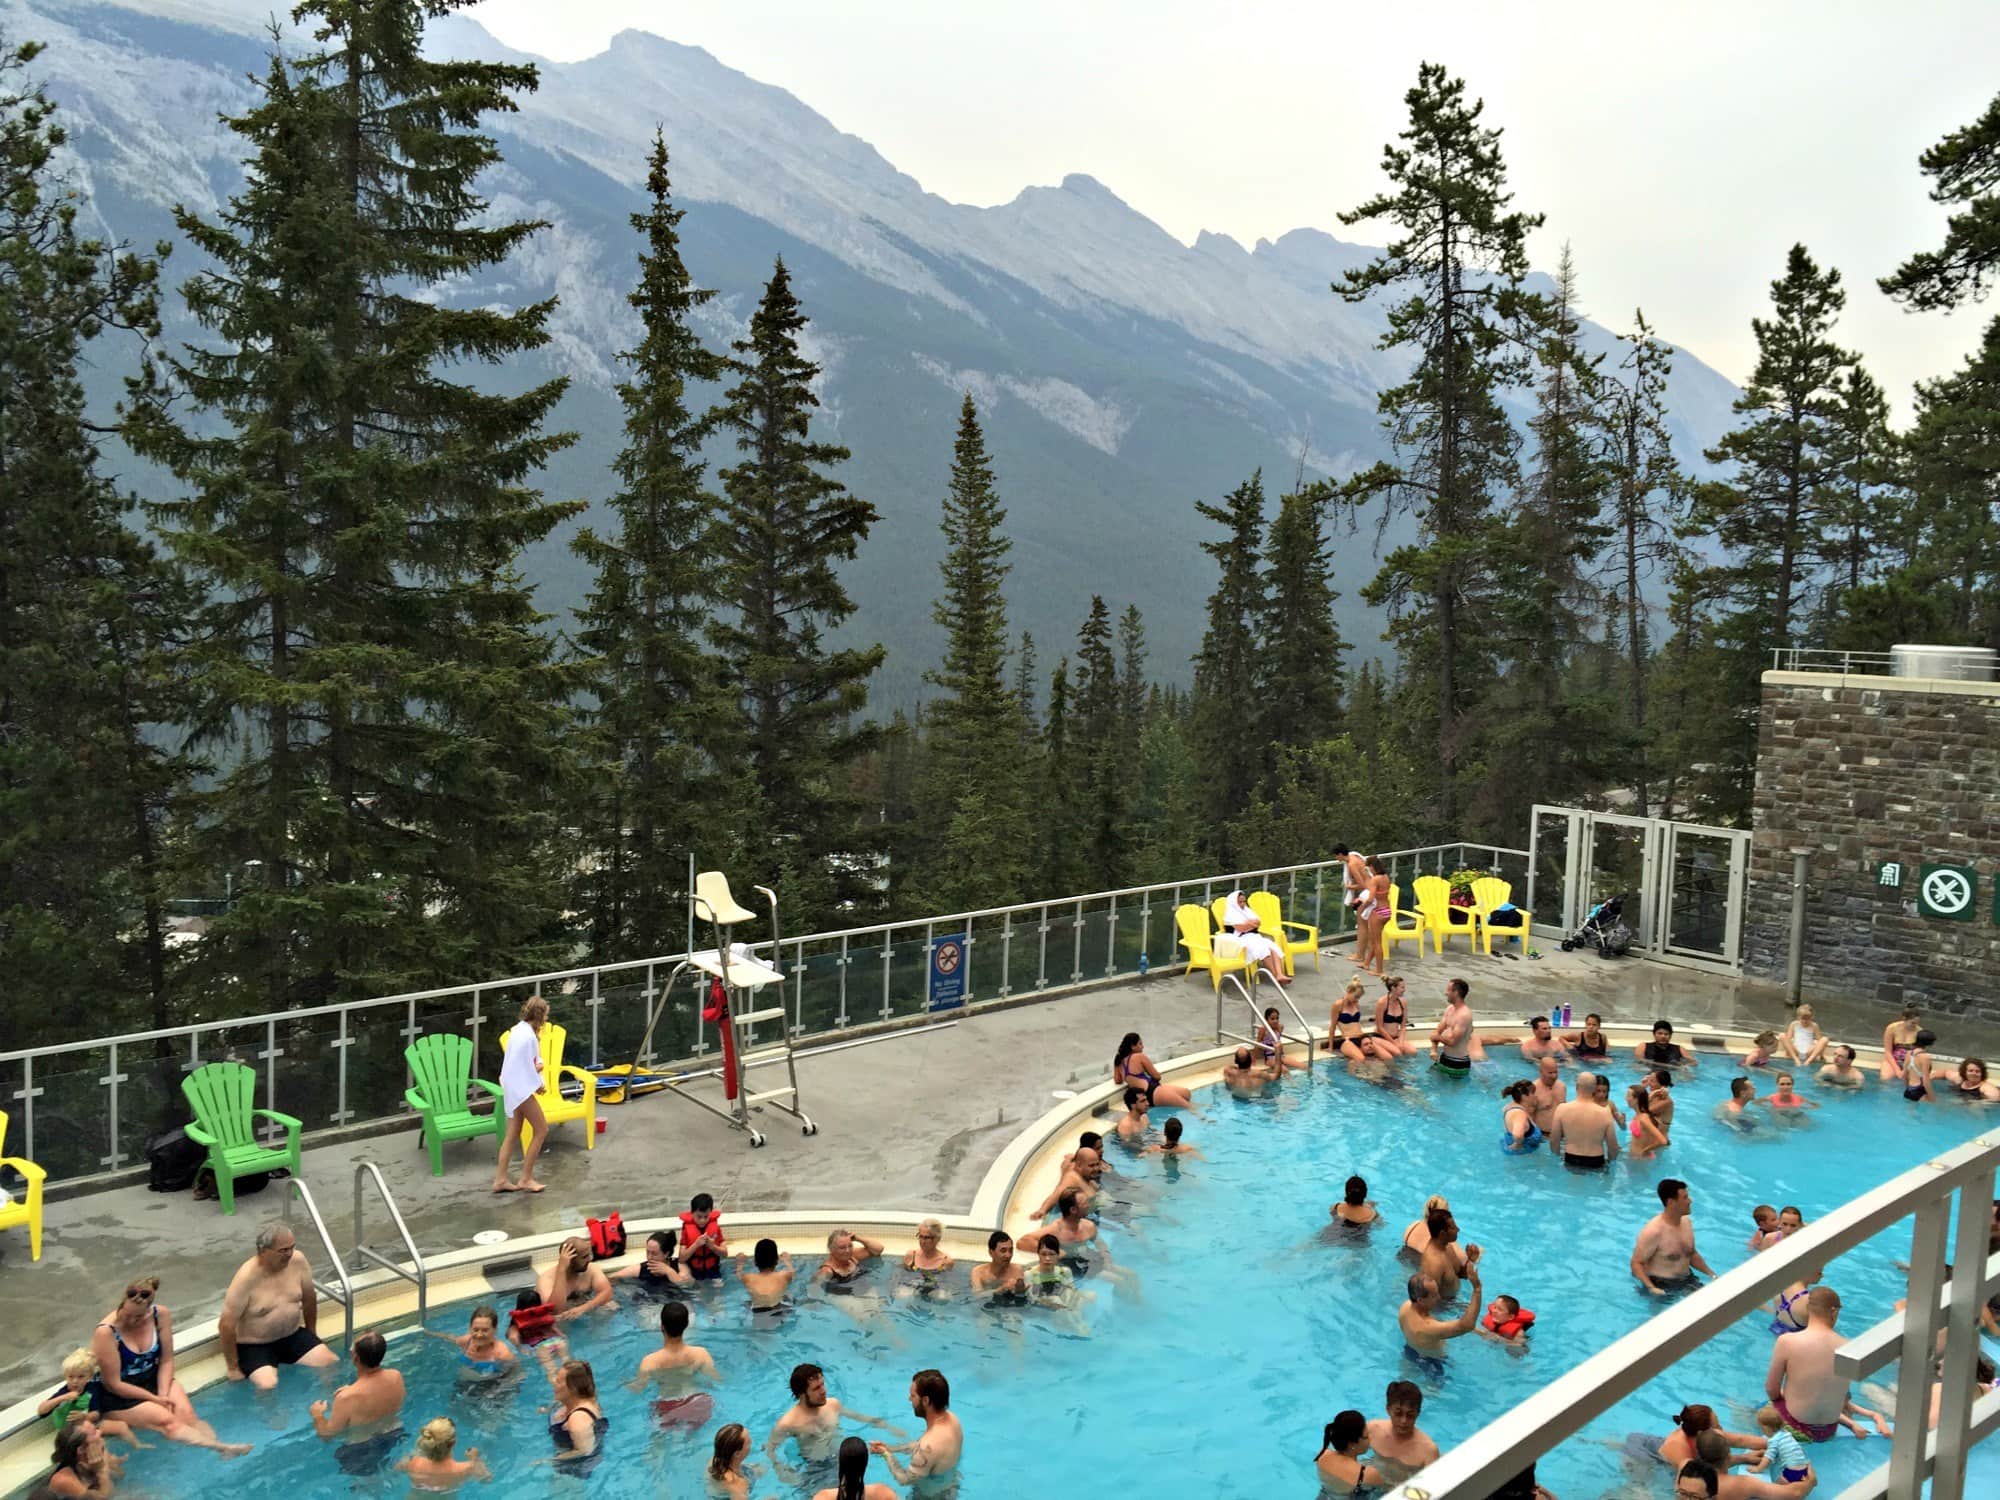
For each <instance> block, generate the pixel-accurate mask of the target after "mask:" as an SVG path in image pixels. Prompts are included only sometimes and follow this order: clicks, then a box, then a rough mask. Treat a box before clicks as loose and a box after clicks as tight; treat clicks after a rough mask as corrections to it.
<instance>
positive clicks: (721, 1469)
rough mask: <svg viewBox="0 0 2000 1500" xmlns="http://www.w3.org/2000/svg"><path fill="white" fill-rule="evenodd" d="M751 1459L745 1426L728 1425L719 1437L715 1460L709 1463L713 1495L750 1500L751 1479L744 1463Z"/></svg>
mask: <svg viewBox="0 0 2000 1500" xmlns="http://www.w3.org/2000/svg"><path fill="white" fill-rule="evenodd" d="M749 1456H750V1430H749V1429H748V1428H747V1427H745V1426H744V1425H743V1424H742V1423H741V1422H729V1423H725V1424H724V1425H723V1427H722V1428H721V1430H720V1431H718V1432H717V1433H716V1434H715V1456H714V1457H712V1458H711V1459H709V1461H708V1489H709V1493H710V1494H714V1495H727V1496H729V1497H730V1500H749V1496H750V1476H749V1475H748V1474H747V1473H745V1472H744V1467H743V1465H744V1460H745V1459H747V1458H749Z"/></svg>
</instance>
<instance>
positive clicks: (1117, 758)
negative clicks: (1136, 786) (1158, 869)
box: [1069, 594, 1133, 891]
mask: <svg viewBox="0 0 2000 1500" xmlns="http://www.w3.org/2000/svg"><path fill="white" fill-rule="evenodd" d="M1076 666H1077V672H1076V701H1075V704H1074V711H1073V714H1072V717H1071V719H1070V724H1069V748H1070V754H1071V756H1072V758H1073V764H1074V766H1075V778H1076V791H1077V798H1078V801H1077V807H1078V811H1079V813H1080V816H1081V824H1080V829H1079V832H1080V838H1081V851H1080V852H1081V854H1082V856H1083V876H1084V881H1085V884H1086V885H1087V886H1088V887H1089V888H1090V889H1091V890H1095V891H1101V890H1110V889H1114V888H1116V887H1118V886H1121V885H1123V884H1124V883H1125V876H1126V867H1127V862H1128V860H1129V858H1130V848H1129V843H1128V832H1127V829H1126V826H1125V818H1126V811H1127V808H1128V806H1129V803H1130V786H1129V776H1128V769H1127V768H1128V767H1129V766H1130V764H1131V761H1132V749H1133V746H1132V742H1131V741H1130V740H1128V739H1127V738H1126V737H1125V734H1124V722H1125V719H1124V709H1123V697H1124V695H1123V691H1122V687H1121V684H1120V683H1119V681H1118V658H1117V656H1116V654H1115V652H1114V651H1113V647H1112V627H1111V611H1110V609H1109V608H1107V607H1106V605H1105V603H1104V596H1103V595H1102V594H1093V595H1092V596H1091V600H1090V613H1089V615H1088V616H1087V617H1086V618H1085V620H1084V622H1083V627H1082V629H1080V630H1079V631H1078V632H1077V637H1076Z"/></svg>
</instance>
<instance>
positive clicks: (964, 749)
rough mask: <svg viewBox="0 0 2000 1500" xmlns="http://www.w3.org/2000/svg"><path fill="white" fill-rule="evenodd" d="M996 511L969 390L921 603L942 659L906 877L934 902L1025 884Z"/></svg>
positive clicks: (1021, 795) (987, 901)
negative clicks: (927, 598)
mask: <svg viewBox="0 0 2000 1500" xmlns="http://www.w3.org/2000/svg"><path fill="white" fill-rule="evenodd" d="M1006 519H1007V512H1006V511H1005V509H1003V508H1002V506H1001V504H1000V496H999V493H998V492H997V491H996V489H995V488H994V477H993V465H992V463H991V461H990V460H989V459H988V457H987V453H986V438H985V434H984V433H982V432H981V431H980V427H979V411H978V408H977V407H976V406H974V404H973V400H972V397H971V395H970V394H967V396H966V397H965V400H964V403H963V405H962V406H961V407H960V410H959V418H958V437H957V440H956V442H955V444H954V446H953V449H952V461H951V482H950V484H949V486H948V487H947V489H946V491H945V497H944V520H943V528H944V538H945V555H944V564H943V572H944V593H943V594H942V595H941V596H940V597H939V599H938V600H937V603H936V604H935V606H934V607H933V609H932V611H931V617H932V618H933V619H934V620H936V621H937V623H938V625H939V626H940V627H942V628H943V630H944V633H945V648H944V662H943V664H942V666H941V667H939V668H938V669H936V670H934V671H930V672H926V673H925V674H924V680H925V681H927V682H930V683H933V684H935V685H936V686H937V687H939V688H940V689H942V690H943V691H942V696H940V697H939V698H937V699H935V700H934V701H933V702H932V703H931V704H930V705H929V722H930V734H929V736H928V743H927V747H926V767H925V769H926V772H927V779H926V787H925V795H924V798H923V807H924V825H925V829H926V832H927V833H928V834H929V835H930V842H929V844H928V846H927V847H926V848H925V849H924V851H923V855H922V857H921V863H920V866H919V868H920V870H921V874H920V875H919V876H918V878H917V880H916V888H917V891H918V893H919V899H921V900H924V901H927V902H928V903H929V905H930V908H931V909H932V910H934V911H965V910H970V909H974V908H977V907H984V906H1005V905H1009V904H1011V903H1013V902H1016V901H1019V900H1021V899H1022V897H1023V896H1024V894H1025V893H1026V885H1027V877H1028V865H1029V859H1030V853H1031V851H1030V844H1029V825H1028V788H1027V783H1026V781H1025V779H1024V775H1023V772H1024V769H1025V768H1024V766H1023V764H1022V759H1021V753H1020V739H1021V729H1020V711H1021V710H1020V703H1019V700H1018V699H1017V698H1016V697H1015V696H1014V694H1013V693H1012V692H1010V691H1009V689H1008V686H1007V681H1006V668H1007V602H1006V598H1005V595H1004V593H1003V586H1004V584H1005V582H1006V578H1007V573H1008V565H1007V561H1006V559H1007V553H1008V551H1009V549H1010V547H1011V545H1012V544H1011V543H1010V542H1009V541H1008V540H1007V538H1006V536H1005V534H1004V533H1003V532H1002V531H1001V527H1002V525H1003V524H1004V523H1005V521H1006Z"/></svg>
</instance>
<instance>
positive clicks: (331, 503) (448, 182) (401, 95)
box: [132, 0, 578, 1009]
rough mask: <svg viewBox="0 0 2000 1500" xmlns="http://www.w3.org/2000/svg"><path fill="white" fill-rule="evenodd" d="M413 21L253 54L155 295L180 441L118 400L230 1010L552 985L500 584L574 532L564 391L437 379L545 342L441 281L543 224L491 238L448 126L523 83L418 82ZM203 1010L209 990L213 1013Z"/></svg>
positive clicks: (539, 653)
mask: <svg viewBox="0 0 2000 1500" xmlns="http://www.w3.org/2000/svg"><path fill="white" fill-rule="evenodd" d="M436 10H437V8H436V7H435V6H434V5H432V4H430V3H428V0H422V3H420V0H371V3H362V0H308V3H306V4H304V5H302V6H301V7H300V9H299V11H298V16H299V18H300V19H301V20H302V21H304V20H307V19H308V18H310V22H311V24H312V26H313V29H314V36H315V39H316V41H317V43H318V45H319V49H320V50H318V51H316V52H314V53H312V54H311V55H308V56H305V57H301V58H299V59H298V60H297V61H296V62H288V61H287V60H285V59H284V58H282V57H276V56H274V57H273V59H272V61H271V64H270V67H269V70H268V72H267V75H266V79H265V82H264V87H263V90H262V97H261V99H260V100H259V101H258V102H257V103H256V105H255V106H254V107H253V108H252V109H251V110H250V111H249V112H248V113H246V114H245V115H244V116H242V117H241V118H239V119H235V120H232V121H231V122H230V125H231V128H232V129H233V130H234V131H235V132H236V133H237V134H238V135H239V136H240V137H242V139H243V141H244V142H245V144H246V146H247V148H248V150H249V152H250V156H249V159H248V161H247V162H246V168H247V181H246V184H245V186H244V188H243V190H242V191H241V192H240V193H239V194H238V195H237V197H236V198H235V199H233V200H232V202H231V203H230V205H229V207H228V209H227V210H226V211H225V212H224V213H223V214H222V215H221V216H220V217H219V218H218V219H217V220H215V221H214V222H209V221H206V220H203V219H201V218H199V217H198V216H196V215H194V214H192V213H188V212H180V213H178V214H177V216H176V217H177V220H178V222H179V224H180V227H181V230H182V232H183V233H184V234H186V235H187V236H188V238H189V239H190V240H191V241H192V242H193V243H194V244H195V246H196V248H197V249H198V250H200V251H201V252H202V254H203V255H204V256H205V257H206V258H207V259H209V260H210V261H211V262H213V263H214V265H215V267H216V269H215V270H213V271H210V272H205V273H203V274H201V275H198V276H196V277H195V278H194V279H193V280H192V281H190V282H189V283H188V284H187V285H186V287H185V288H184V295H185V297H186V301H187V305H188V309H189V311H190V312H191V313H192V314H193V316H194V317H195V318H196V320H197V321H199V322H200V323H201V324H202V325H203V326H204V327H205V328H207V329H208V330H209V331H210V333H211V334H212V335H213V339H212V341H211V342H210V343H207V344H204V345H201V346H188V347H187V348H185V349H184V350H183V351H182V352H181V354H180V355H179V356H178V357H175V358H172V359H170V360H169V361H168V374H169V375H170V377H171V380H172V383H173V385H175V386H177V387H178V390H179V393H180V394H182V395H184V396H185V397H186V398H187V399H188V401H189V402H190V403H191V405H192V408H193V409H194V410H195V411H197V412H199V413H200V414H201V419H200V421H199V422H198V423H184V422H183V421H182V420H181V419H180V414H179V412H178V411H176V410H174V409H173V408H172V407H170V406H169V405H167V404H165V403H161V402H156V401H154V400H153V399H152V398H153V397H154V396H156V395H157V394H158V393H159V385H158V383H157V382H155V383H153V384H152V385H150V386H149V387H148V388H147V389H146V390H144V391H143V392H142V393H141V395H142V398H143V405H142V409H141V411H140V413H138V414H137V415H135V421H134V423H133V433H132V438H133V443H134V446H135V447H136V448H138V449H139V451H140V452H141V453H142V454H144V455H145V456H147V457H149V458H152V459H154V460H155V461H157V462H159V463H161V464H162V465H164V466H165V467H166V468H167V469H168V470H169V471H170V472H172V473H173V474H174V475H175V476H176V477H177V478H178V479H179V480H180V481H181V482H182V484H183V485H184V486H186V487H187V489H188V491H189V493H188V495H187V497H186V498H185V499H182V500H178V501H173V502H170V503H167V504H163V505H161V506H158V507H156V514H157V515H158V516H159V517H160V518H161V519H162V521H163V522H164V523H165V524H166V525H167V526H168V527H169V540H170V543H171V545H172V546H173V548H174V550H175V551H176V553H177V554H178V555H179V556H180V557H181V558H182V559H183V560H184V561H185V563H186V564H187V565H188V567H189V568H190V569H191V570H192V571H193V573H194V574H195V576H196V578H197V579H198V580H199V582H200V584H201V585H202V587H203V590H204V592H205V595H206V597H207V598H208V599H209V600H210V602H209V603H208V604H207V605H206V606H205V607H204V609H203V610H202V611H201V613H200V615H199V618H198V621H197V624H198V631H197V634H198V637H199V645H198V646H197V647H196V648H195V649H194V650H193V651H191V652H190V654H189V662H190V668H191V670H192V672H193V673H194V675H195V678H196V684H197V688H198V690H199V692H200V694H201V701H200V703H199V705H198V710H197V714H196V717H195V721H194V724H193V728H194V730H195V731H196V733H197V734H198V735H199V736H200V737H201V738H203V739H204V740H206V741H207V742H208V743H210V744H213V745H215V746H217V747H218V748H222V749H226V750H228V751H230V752H232V753H233V756H234V759H233V763H232V764H230V765H228V766H227V768H226V770H225V771H224V774H223V775H222V777H221V779H220V780H219V781H218V782H217V784H216V786H215V788H214V790H213V792H212V794H211V796H210V797H209V799H208V805H207V806H206V807H205V808H204V810H203V817H202V819H201V821H200V824H199V828H198V832H197V836H196V838H195V840H194V852H195V855H196V857H197V859H198V860H199V861H200V862H201V863H202V864H204V865H206V866H207V867H209V868H217V867H222V866H225V865H229V864H233V863H234V862H236V861H240V860H246V859H251V858H254V859H256V860H257V861H259V862H260V863H261V875H262V881H261V884H259V885H257V886H254V887H252V888H251V889H250V890H249V891H248V892H247V894H246V897H245V899H244V900H242V901H240V902H238V904H237V906H236V908H235V909H234V910H233V911H232V912H230V913H229V914H228V915H226V916H225V917H223V918H221V919H220V920H218V921H217V922H216V923H215V924H214V926H213V927H212V928H211V930H210V932H209V933H208V936H207V939H206V940H205V941H204V942H203V944H202V945H201V953H200V958H199V963H200V966H201V968H202V969H203V970H204V971H205V973H206V975H207V977H208V978H209V980H210V982H211V983H212V984H214V985H215V986H217V987H218V992H219V993H227V994H228V995H229V996H230V997H231V1003H232V1004H236V1005H244V1006H251V1005H254V1007H255V1008H260V1009H271V1008H277V1007H281V1006H284V1005H287V1004H292V1003H298V1002H308V1001H320V1000H326V999H332V998H344V997H357V996H360V995H364V994H369V993H379V992H381V991H383V990H387V989H398V988H410V987H413V986H415V985H417V984H421V983H426V982H431V983H435V982H439V981H441V980H444V979H447V978H451V979H456V978H461V977H463V975H464V974H465V973H466V972H468V971H472V970H475V969H476V970H480V971H488V972H490V971H492V970H494V969H499V970H502V971H515V972H518V971H519V970H522V969H531V968H534V967H538V966H540V965H542V964H543V963H544V962H545V961H548V960H551V959H554V958H556V957H558V956H560V955H561V954H562V953H563V952H564V951H566V950H565V948H564V946H563V945H562V943H561V935H560V929H559V920H560V887H561V882H560V878H559V876H558V874H557V868H556V864H555V849H554V834H555V826H554V816H553V808H554V807H555V805H556V797H557V795H558V791H559V785H560V781H561V779H562V774H563V761H562V749H561V746H562V742H563V739H564V736H565V733H566V730H567V727H568V709H567V702H568V698H569V695H570V693H571V691H572V689H573V686H574V682H573V674H572V673H570V672H568V671H566V670H564V669H563V668H561V667H559V666H557V665H556V664H555V663H554V662H553V660H552V655H551V650H550V646H549V642H548V640H547V639H546V637H545V635H544V634H543V633H542V632H541V631H540V629H539V626H540V625H541V624H542V617H541V616H539V615H538V614H537V613H536V612H535V610H534V608H533V604H532V598H531V595H530V593H529V591H528V589H527V587H526V586H525V585H524V584H523V582H522V581H521V578H520V576H519V573H518V571H517V563H516V559H517V558H518V556H519V554H520V552H521V550H522V549H523V548H524V547H526V546H528V545H529V544H530V543H533V542H535V541H538V540H540V539H541V538H542V537H544V536H546V535H547V534H548V532H549V531H550V530H551V529H552V528H553V527H554V526H555V525H556V524H557V523H558V522H559V521H561V520H562V519H563V518H564V517H565V516H566V515H568V514H571V513H573V512H574V510H576V509H577V508H578V507H576V506H574V505H558V504H549V503H545V502H544V501H543V499H542V498H541V496H540V494H539V493H538V492H537V491H536V490H535V489H533V488H532V487H531V486H530V483H529V481H530V478H531V476H532V475H533V474H534V473H535V471H536V470H537V469H538V468H539V467H540V466H541V465H542V464H543V463H544V462H545V461H546V460H547V459H548V457H549V456H550V455H551V454H552V453H554V452H556V451H557V450H559V449H561V448H563V447H565V446H567V445H568V443H569V442H570V441H572V436H571V435H570V434H558V433H550V432H547V431H545V430H544V423H545V421H546V419H547V417H548V415H549V413H550V411H551V410H552V408H553V407H554V405H555V403H556V401H557V400H558V399H559V398H560V396H561V394H562V390H563V383H562V382H561V381H550V382H547V383H544V384H541V385H537V386H533V387H531V388H529V389H527V390H525V391H521V392H518V393H513V394H492V393H489V392H487V391H484V390H481V389H478V388H476V387H474V386H471V385H465V384H458V383H454V382H453V381H451V380H449V379H448V378H446V374H447V372H448V371H449V370H450V368H451V367H452V366H453V365H456V364H459V363H465V362H477V363H481V364H494V363H499V362H501V361H504V360H506V359H508V358H510V357H512V356H514V355H517V354H520V353H523V352H525V351H528V350H532V349H535V348H537V347H539V346H540V345H542V344H543V343H545V342H546V340H547V332H546V323H547V319H548V315H549V312H550V309H551V306H552V304H549V303H541V304H535V305H532V306H528V307H523V308H519V309H515V310H513V311H505V310H500V309H496V308H493V307H488V306H478V307H460V306H455V305H453V303H452V299H451V297H450V295H449V292H448V290H441V288H442V287H443V285H444V284H445V283H447V282H448V281H450V280H451V279H452V278H457V277H462V276H464V275H466V274H468V273H473V272H476V271H478V270H480V269H482V268H484V267H488V266H493V265H497V264H499V263H501V262H503V261H505V260H506V259H507V258H508V257H509V256H510V255H511V254H513V253H514V252H515V251H516V250H517V249H519V248H520V247H521V246H522V245H523V244H524V243H525V242H526V241H527V239H528V238H529V237H530V236H531V235H533V234H534V233H535V231H536V230H537V229H538V228H540V227H541V226H540V225H539V224H536V223H531V222H520V221H502V222H494V221H492V220H491V219H489V217H488V216H487V213H486V209H487V205H486V203H485V201H484V200H483V199H481V198H480V197H479V196H478V194H477V193H476V191H475V182H476V180H477V179H478V178H479V177H480V176H481V175H482V174H483V173H485V172H486V171H487V170H488V169H489V168H491V167H492V166H493V165H495V164H496V163H497V162H498V160H499V154H498V152H497V150H496V149H495V147H494V144H493V142H492V140H491V139H490V138H489V137H486V136H483V135H480V134H477V133H476V132H475V130H474V128H473V127H474V125H475V123H476V121H477V120H478V119H479V117H480V116H481V115H483V114H486V113H488V112H501V111H506V110H509V109H511V108H512V107H513V95H514V94H516V93H517V92H519V91H521V90H523V89H531V88H533V87H534V86H535V71H534V69H533V68H532V67H530V66H526V65H516V64H511V63H486V62H453V61H435V60H432V59H429V58H426V57H425V56H424V55H423V51H422V46H421V42H422V28H423V22H424V20H425V19H426V17H427V16H429V15H430V14H433V13H435V12H436ZM221 987H226V989H224V988H221Z"/></svg>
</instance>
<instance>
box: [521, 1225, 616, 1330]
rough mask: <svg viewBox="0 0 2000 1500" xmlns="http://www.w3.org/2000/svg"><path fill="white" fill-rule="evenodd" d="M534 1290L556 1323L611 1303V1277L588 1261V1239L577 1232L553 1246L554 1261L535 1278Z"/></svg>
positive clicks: (580, 1315)
mask: <svg viewBox="0 0 2000 1500" xmlns="http://www.w3.org/2000/svg"><path fill="white" fill-rule="evenodd" d="M535 1290H536V1291H537V1292H538V1293H540V1294H541V1299H542V1301H543V1302H545V1303H547V1304H548V1305H549V1306H550V1307H553V1308H554V1309H555V1310H556V1321H557V1322H558V1323H567V1322H568V1321H569V1320H570V1319H572V1318H579V1317H582V1316H583V1315H584V1314H585V1313H587V1312H595V1311H596V1310H597V1309H598V1308H600V1307H609V1306H610V1305H611V1278H610V1277H608V1276H606V1275H605V1274H604V1273H603V1272H602V1271H600V1270H598V1268H597V1267H596V1266H594V1265H592V1264H591V1261H590V1241H589V1240H587V1239H585V1238H584V1237H583V1236H582V1235H578V1234H573V1235H571V1236H570V1237H569V1238H568V1239H566V1240H564V1241H563V1242H562V1244H561V1245H560V1246H558V1247H557V1249H556V1263H555V1264H554V1265H552V1266H550V1267H549V1268H548V1270H546V1271H544V1272H542V1274H541V1275H540V1277H538V1278H537V1279H536V1281H535Z"/></svg>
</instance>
